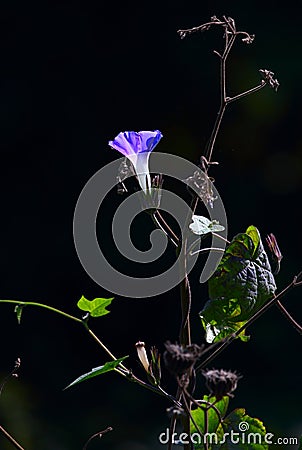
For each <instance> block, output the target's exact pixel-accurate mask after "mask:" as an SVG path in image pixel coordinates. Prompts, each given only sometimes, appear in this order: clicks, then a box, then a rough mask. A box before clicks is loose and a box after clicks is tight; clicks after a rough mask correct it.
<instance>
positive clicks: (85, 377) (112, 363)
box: [64, 356, 128, 390]
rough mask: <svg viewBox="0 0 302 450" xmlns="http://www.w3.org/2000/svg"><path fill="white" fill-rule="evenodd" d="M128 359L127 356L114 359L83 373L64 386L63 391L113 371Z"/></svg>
mask: <svg viewBox="0 0 302 450" xmlns="http://www.w3.org/2000/svg"><path fill="white" fill-rule="evenodd" d="M126 358H128V356H123V357H122V358H119V359H115V360H114V361H109V362H107V363H106V364H104V365H103V366H99V367H95V368H94V369H91V371H90V372H88V373H85V374H84V375H81V376H80V377H78V378H77V379H76V380H74V381H73V382H72V383H70V384H69V385H68V386H66V388H64V390H65V389H68V388H70V387H71V386H74V385H75V384H78V383H81V382H82V381H85V380H89V378H93V377H97V376H98V375H102V374H103V373H106V372H110V371H111V370H114V369H116V368H117V366H118V365H119V364H120V363H121V362H122V361H124V359H126Z"/></svg>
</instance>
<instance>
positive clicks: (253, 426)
mask: <svg viewBox="0 0 302 450" xmlns="http://www.w3.org/2000/svg"><path fill="white" fill-rule="evenodd" d="M266 437H267V441H266ZM271 437H272V435H271V434H270V433H268V434H267V435H266V429H265V427H264V425H263V423H262V422H261V421H260V420H259V419H256V418H252V417H250V416H248V415H247V414H246V413H245V409H243V408H238V409H235V410H234V411H232V412H231V413H230V414H229V415H228V416H227V417H226V418H225V419H224V420H223V421H222V423H221V424H220V426H219V427H218V430H217V438H216V439H217V442H215V444H214V445H212V447H210V449H211V450H238V449H239V448H240V450H268V448H269V442H270V439H271Z"/></svg>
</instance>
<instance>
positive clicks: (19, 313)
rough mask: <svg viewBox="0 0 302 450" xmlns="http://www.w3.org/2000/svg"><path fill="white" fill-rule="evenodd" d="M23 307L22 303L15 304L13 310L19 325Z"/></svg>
mask: <svg viewBox="0 0 302 450" xmlns="http://www.w3.org/2000/svg"><path fill="white" fill-rule="evenodd" d="M23 308H24V305H16V306H15V309H14V312H15V313H16V316H17V321H18V324H19V325H20V323H21V316H22V312H23Z"/></svg>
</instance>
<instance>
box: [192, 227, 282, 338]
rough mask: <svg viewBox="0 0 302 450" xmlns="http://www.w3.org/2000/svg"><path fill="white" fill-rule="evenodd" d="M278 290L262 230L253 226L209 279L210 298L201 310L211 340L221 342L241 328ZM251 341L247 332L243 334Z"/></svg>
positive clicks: (237, 239) (239, 237)
mask: <svg viewBox="0 0 302 450" xmlns="http://www.w3.org/2000/svg"><path fill="white" fill-rule="evenodd" d="M275 290H276V284H275V279H274V276H273V274H272V272H271V267H270V264H269V261H268V257H267V254H266V253H265V251H264V248H263V245H262V242H261V238H260V234H259V231H258V230H257V228H256V227H254V226H250V227H248V229H247V230H246V233H241V234H238V235H237V236H235V237H234V239H233V240H232V242H231V243H230V244H229V246H228V247H227V248H226V250H225V253H224V256H223V258H222V260H221V261H220V264H219V266H218V268H217V269H216V272H215V273H214V275H213V276H212V278H211V279H210V280H209V297H210V300H209V301H208V302H207V303H206V305H205V307H204V308H203V310H202V311H201V312H200V317H201V320H202V324H203V327H204V329H205V331H206V340H207V342H213V341H215V342H218V341H219V340H221V339H223V338H225V337H226V336H229V335H230V334H232V333H234V332H235V331H236V330H238V329H239V328H240V327H241V326H242V325H243V324H244V323H246V321H247V320H248V319H249V318H250V317H251V316H252V315H253V314H254V313H255V312H256V311H257V310H258V309H259V308H260V307H261V306H262V305H263V304H264V303H265V302H266V301H267V300H268V299H269V298H271V297H272V295H273V294H274V292H275ZM239 337H240V338H241V339H242V340H243V341H246V340H248V337H247V336H245V334H244V332H243V333H241V334H240V336H239Z"/></svg>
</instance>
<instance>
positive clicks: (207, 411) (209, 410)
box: [190, 395, 229, 450]
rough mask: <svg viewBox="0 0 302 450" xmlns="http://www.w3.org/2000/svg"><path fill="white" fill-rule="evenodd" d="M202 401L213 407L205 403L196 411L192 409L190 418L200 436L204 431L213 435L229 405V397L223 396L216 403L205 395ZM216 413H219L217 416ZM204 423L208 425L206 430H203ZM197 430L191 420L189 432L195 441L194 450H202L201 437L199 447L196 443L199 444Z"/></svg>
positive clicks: (213, 398)
mask: <svg viewBox="0 0 302 450" xmlns="http://www.w3.org/2000/svg"><path fill="white" fill-rule="evenodd" d="M203 400H205V401H206V402H208V403H211V404H213V405H214V406H212V407H211V406H209V404H207V403H205V404H204V405H203V406H200V407H199V408H197V409H193V410H192V411H191V415H192V418H193V420H194V422H195V423H196V425H197V426H198V428H199V430H200V432H201V433H202V434H204V433H205V431H207V433H215V432H216V430H217V428H218V426H219V423H220V419H223V417H224V416H225V414H226V412H227V409H228V405H229V397H227V396H225V397H223V398H222V399H221V400H219V401H218V402H216V399H215V397H211V396H208V395H205V396H204V397H203ZM217 411H218V412H219V414H217ZM206 415H207V422H206V421H205V418H206ZM205 423H207V424H208V426H207V430H205ZM199 430H198V429H197V428H196V427H195V425H194V423H193V421H192V420H191V422H190V431H191V435H193V438H194V441H195V445H194V448H195V449H196V450H199V449H204V445H203V441H202V438H201V437H200V438H201V442H200V445H199V444H198V443H197V441H198V442H199V439H198V437H199V436H200V434H199Z"/></svg>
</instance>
